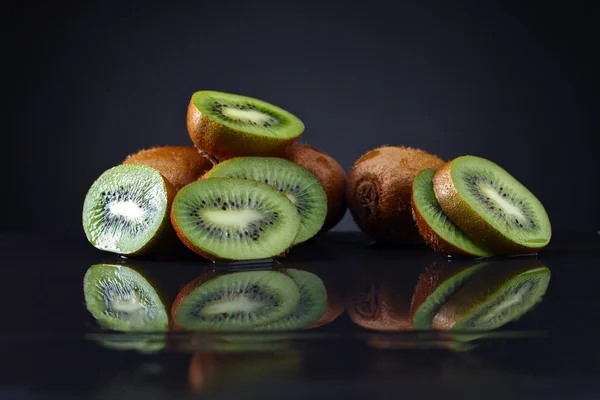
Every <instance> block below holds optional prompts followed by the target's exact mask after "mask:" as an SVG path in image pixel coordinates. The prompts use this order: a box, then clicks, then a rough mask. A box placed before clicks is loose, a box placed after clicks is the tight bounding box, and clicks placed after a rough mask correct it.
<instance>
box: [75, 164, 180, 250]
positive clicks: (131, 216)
mask: <svg viewBox="0 0 600 400" xmlns="http://www.w3.org/2000/svg"><path fill="white" fill-rule="evenodd" d="M174 196H175V189H174V188H173V186H172V185H171V183H170V182H169V181H168V180H167V179H166V178H165V177H164V176H162V175H161V174H160V172H158V171H157V170H156V169H154V168H151V167H148V166H145V165H118V166H115V167H112V168H110V169H108V170H106V171H105V172H103V173H102V174H101V175H100V177H99V178H98V179H96V180H95V181H94V183H93V184H92V186H91V187H90V189H89V190H88V192H87V194H86V197H85V200H84V204H83V215H82V219H83V228H84V231H85V234H86V237H87V239H88V241H89V242H90V243H91V244H92V245H93V246H95V247H96V248H98V249H100V250H103V251H107V252H111V253H117V254H122V255H138V254H143V253H148V252H150V251H153V250H155V249H156V248H157V246H158V244H159V243H161V242H162V240H161V239H165V238H166V237H168V236H169V235H170V233H171V232H172V230H171V224H170V223H169V210H170V207H171V203H172V201H173V198H174Z"/></svg>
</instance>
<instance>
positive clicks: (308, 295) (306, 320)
mask: <svg viewBox="0 0 600 400" xmlns="http://www.w3.org/2000/svg"><path fill="white" fill-rule="evenodd" d="M281 272H283V273H285V274H287V275H289V276H290V277H291V278H292V279H293V280H294V282H295V283H296V285H298V289H299V290H300V300H299V301H298V305H297V306H296V309H295V310H294V311H293V312H292V313H290V314H288V315H287V316H285V317H284V318H282V319H280V320H278V321H275V322H272V323H270V324H268V325H263V326H260V327H258V328H257V329H258V330H261V331H270V330H276V331H280V330H295V329H304V328H307V327H308V326H310V325H311V324H313V323H315V322H316V321H317V320H318V319H319V318H320V317H321V316H322V315H323V314H324V313H325V311H326V310H327V289H326V288H325V284H324V283H323V281H322V280H321V279H320V278H319V277H318V276H317V275H315V274H313V273H311V272H308V271H303V270H300V269H294V268H286V269H283V270H281Z"/></svg>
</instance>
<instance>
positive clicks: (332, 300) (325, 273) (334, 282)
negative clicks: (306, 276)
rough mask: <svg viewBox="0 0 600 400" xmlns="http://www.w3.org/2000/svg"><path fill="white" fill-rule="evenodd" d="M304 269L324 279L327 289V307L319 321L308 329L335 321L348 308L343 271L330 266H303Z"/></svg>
mask: <svg viewBox="0 0 600 400" xmlns="http://www.w3.org/2000/svg"><path fill="white" fill-rule="evenodd" d="M303 269H306V270H307V271H310V272H313V273H314V274H315V275H317V276H318V277H319V278H320V279H321V280H322V281H323V283H324V284H325V289H326V290H327V309H326V310H325V313H323V315H321V317H320V318H319V319H318V320H317V321H315V322H314V323H313V324H312V325H310V326H309V327H308V329H312V328H317V327H319V326H323V325H328V324H330V323H332V322H333V321H335V320H336V319H337V318H338V317H339V316H340V315H342V314H343V313H344V311H345V310H346V305H345V304H344V300H345V299H344V290H343V284H342V282H343V271H340V270H334V269H332V268H331V267H330V266H326V267H323V268H310V267H303Z"/></svg>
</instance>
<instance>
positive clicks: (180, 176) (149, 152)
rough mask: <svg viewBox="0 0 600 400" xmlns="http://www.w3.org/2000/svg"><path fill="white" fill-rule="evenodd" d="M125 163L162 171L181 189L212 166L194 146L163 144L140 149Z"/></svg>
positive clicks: (128, 157)
mask: <svg viewBox="0 0 600 400" xmlns="http://www.w3.org/2000/svg"><path fill="white" fill-rule="evenodd" d="M123 164H142V165H147V166H149V167H152V168H154V169H156V170H158V172H160V173H161V174H162V175H163V176H164V177H165V178H167V180H168V181H169V182H171V184H172V185H173V187H174V188H175V190H179V189H181V188H182V187H184V186H185V185H187V184H189V183H192V182H194V181H195V180H197V179H198V177H200V176H201V175H202V174H204V173H205V172H206V171H208V170H209V169H210V168H211V167H212V163H211V162H210V161H209V160H208V159H207V158H206V157H203V156H202V155H201V154H200V152H199V151H198V149H196V148H195V147H193V146H161V147H153V148H150V149H144V150H140V151H138V152H136V153H134V154H131V155H129V156H127V158H125V160H124V161H123Z"/></svg>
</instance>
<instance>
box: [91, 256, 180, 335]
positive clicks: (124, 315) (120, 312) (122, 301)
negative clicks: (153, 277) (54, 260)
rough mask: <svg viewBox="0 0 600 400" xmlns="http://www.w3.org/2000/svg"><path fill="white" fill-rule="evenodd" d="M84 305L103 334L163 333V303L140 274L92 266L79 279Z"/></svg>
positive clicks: (122, 267) (127, 268)
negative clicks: (108, 332) (105, 332)
mask: <svg viewBox="0 0 600 400" xmlns="http://www.w3.org/2000/svg"><path fill="white" fill-rule="evenodd" d="M83 291H84V297H85V304H86V307H87V310H88V311H89V313H90V314H91V315H92V316H93V317H94V318H95V320H96V321H97V322H98V325H99V326H100V327H101V328H102V329H105V330H110V331H119V332H164V331H166V330H167V329H168V322H169V317H168V314H167V308H166V307H165V300H164V299H163V298H162V297H161V295H159V293H158V292H157V290H156V287H155V286H154V284H153V283H151V281H149V280H148V279H147V278H146V277H145V276H144V275H143V273H142V272H141V271H138V270H136V269H134V268H133V267H131V266H127V265H119V264H95V265H92V266H91V267H90V268H89V269H88V270H87V271H86V273H85V276H84V278H83Z"/></svg>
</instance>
